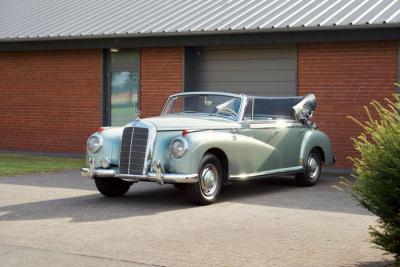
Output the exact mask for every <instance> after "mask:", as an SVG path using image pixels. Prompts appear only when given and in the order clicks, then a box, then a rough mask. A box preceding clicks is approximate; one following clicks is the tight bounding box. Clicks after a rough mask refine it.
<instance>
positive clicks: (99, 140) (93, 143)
mask: <svg viewBox="0 0 400 267" xmlns="http://www.w3.org/2000/svg"><path fill="white" fill-rule="evenodd" d="M102 146H103V137H101V135H99V134H97V133H95V134H93V135H92V136H90V137H89V139H88V141H87V146H86V148H87V151H88V152H89V153H96V152H97V151H99V150H100V148H101V147H102Z"/></svg>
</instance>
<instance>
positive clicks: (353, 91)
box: [298, 41, 397, 167]
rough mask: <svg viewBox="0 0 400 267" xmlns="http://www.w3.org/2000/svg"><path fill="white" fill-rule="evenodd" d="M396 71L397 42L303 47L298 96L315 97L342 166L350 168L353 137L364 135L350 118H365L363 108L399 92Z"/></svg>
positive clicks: (321, 123)
mask: <svg viewBox="0 0 400 267" xmlns="http://www.w3.org/2000/svg"><path fill="white" fill-rule="evenodd" d="M396 73H397V44H396V43H395V42H385V41H383V42H354V43H310V44H299V46H298V93H299V94H300V95H303V94H306V93H309V92H313V93H315V94H316V96H317V100H318V104H317V105H318V107H317V111H316V113H315V114H316V115H315V118H314V121H316V122H317V123H318V124H319V126H320V129H322V130H323V131H324V132H326V133H327V134H328V135H329V136H330V138H331V140H332V142H333V147H334V152H335V154H336V156H337V158H338V163H337V166H338V167H350V166H351V163H350V161H349V160H348V159H347V156H355V155H356V153H355V151H354V149H353V144H352V141H351V139H350V138H351V137H355V136H357V135H358V134H359V133H360V129H359V127H357V126H356V125H355V123H353V122H352V121H350V120H349V119H347V118H346V116H347V115H352V116H354V117H356V118H358V119H361V120H365V119H366V116H365V113H364V109H363V106H364V105H367V104H368V103H369V102H371V100H373V99H377V100H382V99H383V98H385V97H390V96H391V94H393V93H394V92H395V90H396V87H395V86H394V85H393V83H395V82H396Z"/></svg>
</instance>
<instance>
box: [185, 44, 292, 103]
mask: <svg viewBox="0 0 400 267" xmlns="http://www.w3.org/2000/svg"><path fill="white" fill-rule="evenodd" d="M188 51H189V52H187V53H186V84H185V87H186V90H187V91H223V92H232V93H245V94H250V95H261V96H293V95H296V91H297V90H296V66H297V51H296V47H294V46H285V47H269V48H265V47H257V48H223V49H222V48H196V49H190V50H188Z"/></svg>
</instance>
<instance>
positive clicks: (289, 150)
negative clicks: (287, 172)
mask: <svg viewBox="0 0 400 267" xmlns="http://www.w3.org/2000/svg"><path fill="white" fill-rule="evenodd" d="M304 132H305V126H304V125H303V124H302V123H300V122H298V121H291V120H277V121H276V128H275V134H274V135H273V136H272V137H271V138H269V140H268V143H269V144H270V145H272V146H274V147H275V148H276V149H277V150H278V151H279V156H280V162H281V165H280V168H282V169H286V168H292V167H299V166H300V165H301V163H300V149H301V144H302V141H303V138H304Z"/></svg>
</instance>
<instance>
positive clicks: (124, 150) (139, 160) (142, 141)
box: [119, 127, 149, 175]
mask: <svg viewBox="0 0 400 267" xmlns="http://www.w3.org/2000/svg"><path fill="white" fill-rule="evenodd" d="M148 136H149V130H148V129H147V128H139V127H126V128H125V129H124V131H123V133H122V142H121V154H120V165H119V172H120V173H121V174H132V175H141V174H143V167H144V163H145V159H146V148H147V139H148Z"/></svg>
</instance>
